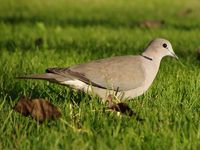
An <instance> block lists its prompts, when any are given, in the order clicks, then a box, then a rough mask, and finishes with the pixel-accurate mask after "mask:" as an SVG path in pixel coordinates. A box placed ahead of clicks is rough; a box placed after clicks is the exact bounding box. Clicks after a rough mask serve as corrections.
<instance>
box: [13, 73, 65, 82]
mask: <svg viewBox="0 0 200 150" xmlns="http://www.w3.org/2000/svg"><path fill="white" fill-rule="evenodd" d="M16 78H17V79H38V80H47V81H50V82H63V81H67V80H69V78H66V77H63V76H61V75H58V74H54V73H45V74H32V75H27V76H20V77H16Z"/></svg>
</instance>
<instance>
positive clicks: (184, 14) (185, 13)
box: [178, 8, 193, 17]
mask: <svg viewBox="0 0 200 150" xmlns="http://www.w3.org/2000/svg"><path fill="white" fill-rule="evenodd" d="M192 11H193V10H192V9H191V8H188V9H185V10H183V11H181V12H180V13H179V14H178V15H179V16H182V17H185V16H188V15H189V14H191V13H192Z"/></svg>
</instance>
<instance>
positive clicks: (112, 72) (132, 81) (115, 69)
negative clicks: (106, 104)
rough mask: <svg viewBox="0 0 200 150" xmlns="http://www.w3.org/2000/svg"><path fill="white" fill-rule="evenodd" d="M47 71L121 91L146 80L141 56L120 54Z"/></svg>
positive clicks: (138, 85) (139, 84)
mask: <svg viewBox="0 0 200 150" xmlns="http://www.w3.org/2000/svg"><path fill="white" fill-rule="evenodd" d="M47 73H54V74H59V75H61V76H69V75H70V76H71V77H72V78H74V79H78V80H81V81H83V82H85V83H87V84H91V85H93V86H96V87H100V88H105V89H112V90H119V91H126V90H130V89H134V88H137V87H140V86H141V85H142V84H143V83H144V81H145V74H144V69H143V66H142V61H141V57H140V56H118V57H113V58H107V59H101V60H96V61H91V62H89V63H85V64H80V65H75V66H72V67H70V68H49V69H47Z"/></svg>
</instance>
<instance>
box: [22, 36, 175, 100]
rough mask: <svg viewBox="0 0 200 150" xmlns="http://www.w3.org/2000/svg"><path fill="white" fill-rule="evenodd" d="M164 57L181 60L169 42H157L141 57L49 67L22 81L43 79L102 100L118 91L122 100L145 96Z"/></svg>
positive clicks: (124, 57) (125, 57)
mask: <svg viewBox="0 0 200 150" xmlns="http://www.w3.org/2000/svg"><path fill="white" fill-rule="evenodd" d="M164 56H172V57H175V58H178V57H177V56H176V55H175V53H174V51H173V49H172V46H171V44H170V42H169V41H167V40H165V39H161V38H158V39H155V40H153V41H151V42H150V43H149V45H148V46H147V48H146V49H145V51H144V52H143V53H142V55H135V56H134V55H130V56H117V57H112V58H106V59H101V60H95V61H91V62H88V63H85V64H79V65H75V66H72V67H68V68H49V69H47V70H46V72H47V73H45V74H36V75H29V76H25V77H20V78H22V79H42V80H48V81H50V82H57V83H59V84H65V85H68V86H70V87H72V88H75V89H79V90H83V91H85V92H89V93H91V92H93V93H94V94H97V95H98V96H100V97H101V98H102V99H104V100H105V99H106V98H107V96H108V95H110V94H114V93H116V91H117V96H119V97H120V98H121V99H128V98H134V97H136V96H139V95H141V94H143V93H144V92H145V91H146V90H147V89H148V88H149V87H150V85H151V84H152V82H153V80H154V78H155V77H156V74H157V72H158V69H159V66H160V61H161V59H162V58H163V57H164Z"/></svg>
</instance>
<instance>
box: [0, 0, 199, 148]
mask: <svg viewBox="0 0 200 150" xmlns="http://www.w3.org/2000/svg"><path fill="white" fill-rule="evenodd" d="M199 18H200V2H199V1H198V0H190V1H188V0H166V1H161V0H149V1H145V0H134V1H132V0H118V1H116V0H110V1H107V0H93V1H92V0H76V1H74V0H57V1H53V0H49V1H47V0H29V1H26V0H18V1H17V0H0V68H1V69H0V149H4V150H6V149H20V150H21V149H24V150H26V149H32V150H34V149H35V150H36V149H37V150H38V149H45V150H49V149H51V150H54V149H83V150H84V149H145V150H146V149H200V60H198V59H197V52H196V51H197V48H198V47H199V46H200V19H199ZM148 20H150V21H152V20H153V21H155V20H156V21H158V22H159V21H161V22H164V24H158V25H156V26H151V25H150V27H144V26H142V25H141V24H142V22H144V21H148ZM156 37H164V38H166V39H168V40H169V41H170V42H171V43H172V46H173V49H174V51H175V53H176V54H177V55H178V56H179V58H180V59H179V61H176V60H175V59H172V58H164V59H163V60H162V63H161V67H160V70H159V73H158V75H157V77H156V79H155V81H154V83H153V85H152V86H151V88H150V89H149V90H148V91H147V92H146V93H145V94H144V95H142V96H140V97H137V98H134V99H131V100H130V101H127V102H126V103H127V104H128V105H129V106H130V107H131V108H132V109H134V110H135V111H136V112H137V114H138V115H139V116H140V118H142V119H143V121H138V120H137V119H136V118H135V117H129V116H126V115H119V114H117V113H116V112H111V111H107V108H106V107H107V106H106V104H103V103H102V102H101V100H100V99H99V98H98V97H95V96H89V95H87V94H83V93H77V92H74V91H72V90H70V89H69V88H68V87H64V86H61V85H57V84H52V83H48V82H46V81H23V80H17V79H15V77H16V76H20V75H24V74H31V73H43V72H44V71H45V69H46V68H48V67H56V66H60V67H67V66H70V65H74V64H78V63H83V62H87V61H90V60H95V59H100V58H106V57H111V56H118V55H130V54H133V55H135V54H140V53H141V52H143V50H144V48H145V47H146V45H147V44H148V42H149V41H151V40H152V39H154V38H156ZM23 95H24V96H27V97H31V98H38V97H40V98H44V99H48V100H49V101H50V102H51V103H53V104H54V105H56V106H58V107H60V109H61V111H62V117H61V118H60V119H58V120H55V121H45V122H44V123H43V124H39V123H37V122H36V121H35V120H33V119H32V118H30V117H23V116H21V115H20V114H19V113H16V112H14V111H13V110H12V108H13V106H14V105H15V103H16V102H17V101H18V99H19V98H20V97H21V96H23Z"/></svg>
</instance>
